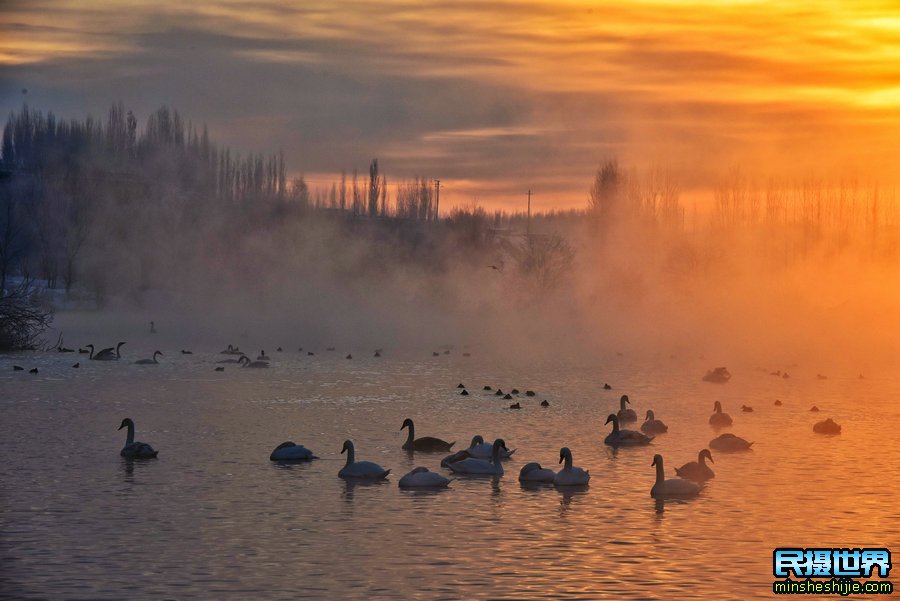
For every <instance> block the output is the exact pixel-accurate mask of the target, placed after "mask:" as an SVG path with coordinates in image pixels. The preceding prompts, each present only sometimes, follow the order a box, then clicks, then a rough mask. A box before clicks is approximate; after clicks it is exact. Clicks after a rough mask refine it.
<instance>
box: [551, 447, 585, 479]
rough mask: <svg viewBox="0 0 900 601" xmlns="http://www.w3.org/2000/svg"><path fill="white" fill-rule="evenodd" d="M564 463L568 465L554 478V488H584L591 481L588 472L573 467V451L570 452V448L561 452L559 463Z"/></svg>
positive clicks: (564, 448)
mask: <svg viewBox="0 0 900 601" xmlns="http://www.w3.org/2000/svg"><path fill="white" fill-rule="evenodd" d="M563 461H565V462H566V464H565V465H564V466H563V468H562V469H561V470H559V472H557V473H556V477H555V478H553V484H554V486H584V485H585V484H587V483H588V482H589V481H590V480H591V475H590V474H589V473H588V471H587V470H585V469H581V468H580V467H572V451H570V450H569V447H563V448H561V449H560V450H559V462H560V463H562V462H563Z"/></svg>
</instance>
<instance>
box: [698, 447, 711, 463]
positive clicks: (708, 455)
mask: <svg viewBox="0 0 900 601" xmlns="http://www.w3.org/2000/svg"><path fill="white" fill-rule="evenodd" d="M700 456H701V457H706V458H707V459H709V460H710V461H712V462H713V463H715V461H713V458H712V453H710V452H709V449H703V450H702V451H700Z"/></svg>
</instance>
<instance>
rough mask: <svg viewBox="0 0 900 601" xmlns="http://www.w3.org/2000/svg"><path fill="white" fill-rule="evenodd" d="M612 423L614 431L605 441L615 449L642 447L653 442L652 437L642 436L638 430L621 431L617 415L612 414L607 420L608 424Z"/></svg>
mask: <svg viewBox="0 0 900 601" xmlns="http://www.w3.org/2000/svg"><path fill="white" fill-rule="evenodd" d="M609 422H612V425H613V429H612V432H610V433H609V434H608V435H607V436H606V438H605V439H604V440H603V442H605V443H606V444H608V445H610V446H613V447H627V446H640V445H645V444H650V441H652V440H653V437H652V436H647V435H646V434H641V433H640V432H638V431H637V430H620V429H619V417H618V416H617V415H616V414H615V413H610V414H609V417H607V418H606V423H607V424H608V423H609Z"/></svg>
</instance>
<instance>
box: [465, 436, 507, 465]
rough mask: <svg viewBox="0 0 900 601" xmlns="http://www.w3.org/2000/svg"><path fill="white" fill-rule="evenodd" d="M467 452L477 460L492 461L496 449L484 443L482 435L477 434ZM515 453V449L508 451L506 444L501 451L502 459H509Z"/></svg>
mask: <svg viewBox="0 0 900 601" xmlns="http://www.w3.org/2000/svg"><path fill="white" fill-rule="evenodd" d="M466 450H467V451H468V452H469V455H471V456H472V457H475V458H476V459H490V458H491V457H492V456H493V452H494V447H493V445H490V444H488V443H486V442H484V438H482V437H481V434H476V435H475V436H473V437H472V442H470V443H469V448H468V449H466ZM515 452H516V450H515V449H513V450H512V451H510V450H509V449H507V448H506V443H504V444H503V449H502V450H501V451H500V459H509V458H510V457H512V454H513V453H515Z"/></svg>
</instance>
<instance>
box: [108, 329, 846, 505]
mask: <svg viewBox="0 0 900 601" xmlns="http://www.w3.org/2000/svg"><path fill="white" fill-rule="evenodd" d="M222 352H223V353H224V354H231V355H238V354H239V355H240V359H238V360H232V362H235V361H237V362H240V363H241V364H242V365H245V366H246V365H247V362H250V363H249V365H251V366H252V365H253V364H254V363H259V362H266V361H267V360H268V357H267V356H266V355H265V353H264V352H263V353H261V355H260V356H259V357H258V358H257V361H255V362H254V361H251V360H250V358H249V357H247V356H246V355H244V354H243V353H241V351H240V350H239V349H237V348H235V347H232V346H230V345H229V347H228V349H226V350H224V351H222ZM155 358H156V356H155V355H154V360H155ZM459 388H462V389H463V393H465V394H468V393H467V392H466V390H465V387H464V386H463V385H462V384H460V385H459ZM604 388H607V386H604ZM484 390H487V391H490V390H492V388H491V387H490V386H485V387H484ZM515 392H516V393H518V390H516V391H515ZM526 395H527V396H534V392H533V391H527V392H526ZM507 396H508V395H507ZM619 403H620V405H619V411H618V412H616V413H611V414H609V416H608V417H607V419H606V424H610V423H611V424H612V431H611V432H610V433H609V434H608V435H607V436H606V437H605V438H604V443H605V444H607V445H609V446H611V447H614V448H619V447H633V446H646V445H649V444H650V443H651V442H652V441H653V439H654V437H655V436H656V435H658V434H662V433H665V432H667V431H668V426H666V424H665V423H663V422H662V421H661V420H659V419H657V418H656V416H655V414H654V412H653V411H652V410H647V412H646V414H645V418H644V421H643V423H642V424H641V426H640V431H638V430H630V429H626V428H623V427H622V426H623V425H624V424H628V423H632V422H637V419H638V417H637V413H636V412H635V411H634V410H633V409H631V408H630V407H628V405H630V404H631V401H630V399H629V398H628V395H622V396H621V398H620V400H619ZM516 404H517V405H518V403H516ZM776 404H780V401H776ZM542 405H543V406H545V407H546V406H548V404H547V402H546V401H544V402H543V403H542ZM745 407H746V406H745ZM813 410H818V408H816V407H813ZM709 424H710V425H711V426H713V427H714V428H717V429H719V428H725V427H730V426H731V425H732V424H733V420H732V418H731V416H730V415H728V414H727V413H724V412H723V410H722V404H721V402H719V401H716V402H715V403H714V405H713V413H712V415H711V416H710V418H709ZM822 424H825V426H822ZM835 427H836V430H835ZM122 428H128V433H127V438H126V442H125V446H124V447H123V448H122V450H121V453H120V454H121V456H122V457H125V458H128V459H152V458H156V457H157V454H158V451H156V450H155V449H154V448H153V447H152V446H150V445H149V444H147V443H143V442H137V441H135V440H134V422H133V421H132V420H131V419H129V418H125V419H124V420H122V423H121V425H120V426H119V429H120V430H121V429H122ZM403 430H406V431H407V438H406V441H405V442H404V443H403V445H402V449H403V450H405V451H407V452H409V453H416V452H421V453H447V452H450V451H451V449H452V447H453V446H454V445H455V444H456V443H455V441H454V442H447V441H445V440H442V439H440V438H435V437H432V436H424V437H420V438H416V436H415V424H414V422H413V420H412V419H410V418H407V419H405V420H404V421H403V424H402V425H401V427H400V431H401V432H402V431H403ZM814 430H815V431H816V432H821V433H827V434H836V433H840V426H838V425H837V424H835V423H834V422H833V421H832V420H831V419H828V420H826V422H820V423H818V424H816V426H814ZM752 446H753V442H748V441H747V440H745V439H743V438H741V437H739V436H736V435H734V434H731V433H725V434H721V435H720V436H718V437H717V438H714V439H713V440H711V441H710V443H709V447H710V448H712V449H714V450H716V451H718V452H721V453H735V452H742V451H749V450H751V447H752ZM515 452H516V449H509V448H507V446H506V442H505V441H504V440H503V439H502V438H497V439H496V440H494V441H493V443H487V442H485V441H484V438H483V437H482V436H480V435H476V436H474V437H473V438H472V440H471V442H470V443H469V446H468V447H467V448H465V449H462V450H460V451H456V452H452V453H450V454H449V455H447V456H445V457H444V458H443V459H442V460H441V467H442V468H445V469H447V470H449V471H450V472H451V473H452V474H455V475H460V476H493V477H499V476H502V475H503V474H504V468H503V461H504V460H506V459H509V458H510V457H512V456H513V454H514V453H515ZM341 454H346V463H345V464H344V466H343V467H342V468H341V469H340V471H339V472H338V474H337V475H338V476H339V477H341V478H345V479H351V480H370V481H376V480H384V479H386V478H387V477H388V475H389V474H390V473H391V470H390V469H385V468H384V467H382V466H381V465H379V464H377V463H374V462H371V461H357V460H356V449H355V447H354V444H353V441H352V440H345V441H344V444H343V447H342V448H341ZM269 459H270V460H271V461H275V462H308V461H313V460H315V459H318V457H316V455H315V454H314V453H313V451H311V450H310V449H308V448H306V447H305V446H303V445H302V444H297V443H294V442H293V441H287V442H283V443H281V444H280V445H278V446H277V447H276V448H275V449H274V450H273V451H272V453H271V454H270V456H269ZM707 460H709V461H710V462H712V463H715V462H714V460H713V456H712V453H711V452H710V450H709V449H708V448H705V449H702V450H700V451H699V453H698V455H697V461H690V462H688V463H685V464H684V465H682V466H680V467H677V468H675V473H676V475H677V477H676V478H666V474H665V468H664V463H663V457H662V455H659V454H656V455H654V457H653V462H652V463H651V467H655V468H656V479H655V482H654V484H653V486H652V488H651V489H650V495H651V496H652V497H654V498H656V499H688V498H692V497H696V496H697V495H699V494H700V493H701V491H702V490H703V487H704V485H705V483H706V481H708V480H710V479H712V478H715V472H713V470H712V468H711V467H710V466H709V465H707V463H706V461H707ZM559 463H561V464H564V465H563V467H562V468H561V469H560V470H559V471H554V470H552V469H548V468H545V467H543V466H542V465H541V464H540V463H537V462H529V463H526V464H525V465H524V466H523V467H522V468H521V470H520V471H519V481H520V482H523V483H531V484H548V485H554V486H558V487H572V486H580V487H584V486H586V485H588V483H589V482H590V479H591V476H590V473H589V472H588V470H586V469H583V468H581V467H576V466H575V465H574V462H573V456H572V451H571V449H569V448H568V447H563V448H561V449H560V450H559ZM449 483H450V479H449V478H447V477H446V476H444V475H443V474H440V473H437V472H432V471H430V470H429V469H428V468H426V467H421V466H420V467H416V468H414V469H413V470H411V471H410V472H409V473H407V474H406V475H404V476H403V477H402V478H400V481H399V486H400V487H401V488H443V487H446V486H448V485H449Z"/></svg>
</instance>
